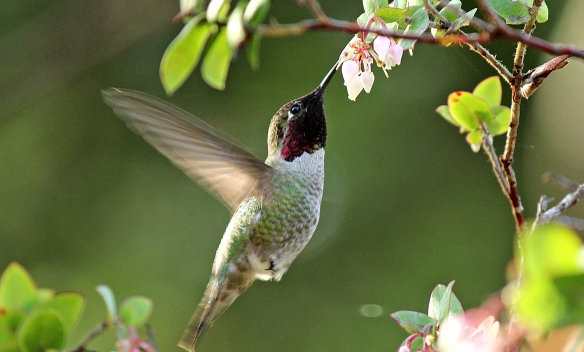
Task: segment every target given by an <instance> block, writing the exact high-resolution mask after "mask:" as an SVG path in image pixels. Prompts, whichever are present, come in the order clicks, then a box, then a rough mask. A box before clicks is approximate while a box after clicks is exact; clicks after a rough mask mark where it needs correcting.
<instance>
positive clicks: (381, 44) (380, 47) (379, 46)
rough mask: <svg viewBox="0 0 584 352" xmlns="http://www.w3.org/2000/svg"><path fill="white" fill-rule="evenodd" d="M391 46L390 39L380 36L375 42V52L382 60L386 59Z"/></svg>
mask: <svg viewBox="0 0 584 352" xmlns="http://www.w3.org/2000/svg"><path fill="white" fill-rule="evenodd" d="M390 45H391V40H390V39H389V38H388V37H384V36H382V35H378V36H377V38H375V40H374V41H373V50H375V52H376V53H377V55H378V56H379V57H381V58H384V57H385V56H386V54H387V51H388V50H389V47H390Z"/></svg>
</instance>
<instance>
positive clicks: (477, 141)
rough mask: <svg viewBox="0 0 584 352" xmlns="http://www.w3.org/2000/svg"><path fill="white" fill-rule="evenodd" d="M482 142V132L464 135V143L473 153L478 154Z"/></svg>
mask: <svg viewBox="0 0 584 352" xmlns="http://www.w3.org/2000/svg"><path fill="white" fill-rule="evenodd" d="M482 141H483V131H482V130H480V129H479V130H474V131H471V132H469V133H468V134H467V135H466V142H467V143H468V144H469V145H470V149H472V151H473V152H475V153H478V151H479V150H481V142H482Z"/></svg>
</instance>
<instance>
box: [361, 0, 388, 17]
mask: <svg viewBox="0 0 584 352" xmlns="http://www.w3.org/2000/svg"><path fill="white" fill-rule="evenodd" d="M387 6H388V0H363V9H364V10H365V13H366V14H367V16H370V15H371V14H372V13H374V12H375V10H377V9H378V8H380V7H387Z"/></svg>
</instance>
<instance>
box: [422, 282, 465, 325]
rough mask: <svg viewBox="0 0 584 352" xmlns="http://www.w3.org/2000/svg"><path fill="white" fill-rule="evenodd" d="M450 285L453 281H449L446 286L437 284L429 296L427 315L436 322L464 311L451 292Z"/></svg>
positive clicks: (452, 284)
mask: <svg viewBox="0 0 584 352" xmlns="http://www.w3.org/2000/svg"><path fill="white" fill-rule="evenodd" d="M452 286H454V281H451V282H450V283H449V284H448V286H444V285H437V286H436V287H435V288H434V290H433V291H432V294H431V296H430V303H429V304H428V315H429V316H430V317H431V318H434V319H436V320H438V322H442V321H443V320H444V319H445V318H447V317H448V316H452V315H460V314H462V313H464V310H463V309H462V304H460V301H459V300H458V298H457V297H456V296H455V295H454V293H452Z"/></svg>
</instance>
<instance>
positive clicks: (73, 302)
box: [0, 263, 154, 352]
mask: <svg viewBox="0 0 584 352" xmlns="http://www.w3.org/2000/svg"><path fill="white" fill-rule="evenodd" d="M97 291H98V292H99V293H100V294H101V296H102V297H103V299H104V301H105V303H106V307H107V311H108V320H107V321H106V322H105V323H104V324H102V326H103V327H102V328H100V330H99V331H98V332H101V331H102V330H105V329H106V328H108V327H111V326H115V327H116V332H117V335H118V350H119V351H139V350H144V351H152V352H153V351H154V349H153V348H152V347H150V346H149V345H148V344H147V343H146V342H144V341H143V340H141V339H140V338H139V337H138V336H137V333H136V329H138V328H140V327H142V326H144V324H146V322H147V321H148V319H149V318H150V315H151V314H152V301H151V300H150V299H149V298H146V297H142V296H132V297H129V298H127V299H126V300H124V301H123V302H122V303H121V304H120V306H119V309H118V308H117V307H116V303H115V297H114V294H113V292H112V291H111V289H110V288H109V287H107V286H104V285H102V286H98V287H97ZM84 306H85V298H84V297H83V296H82V295H81V294H80V293H78V292H72V291H64V292H54V291H53V290H51V289H47V288H37V286H36V284H35V282H34V280H33V279H32V277H31V276H30V274H29V273H28V272H27V271H26V269H24V268H23V267H22V266H21V265H20V264H18V263H11V264H10V265H9V266H8V267H7V268H6V270H5V271H4V273H3V274H2V276H1V277H0V351H1V352H41V351H43V352H44V351H57V350H62V349H63V348H65V345H66V344H67V339H68V337H69V335H70V333H71V331H72V330H73V327H74V326H75V325H76V323H77V321H79V318H80V317H81V313H82V312H83V308H84ZM95 335H97V334H95ZM88 342H90V341H85V342H84V343H88ZM79 348H80V350H82V349H84V348H85V346H83V345H81V346H80V347H79Z"/></svg>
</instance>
